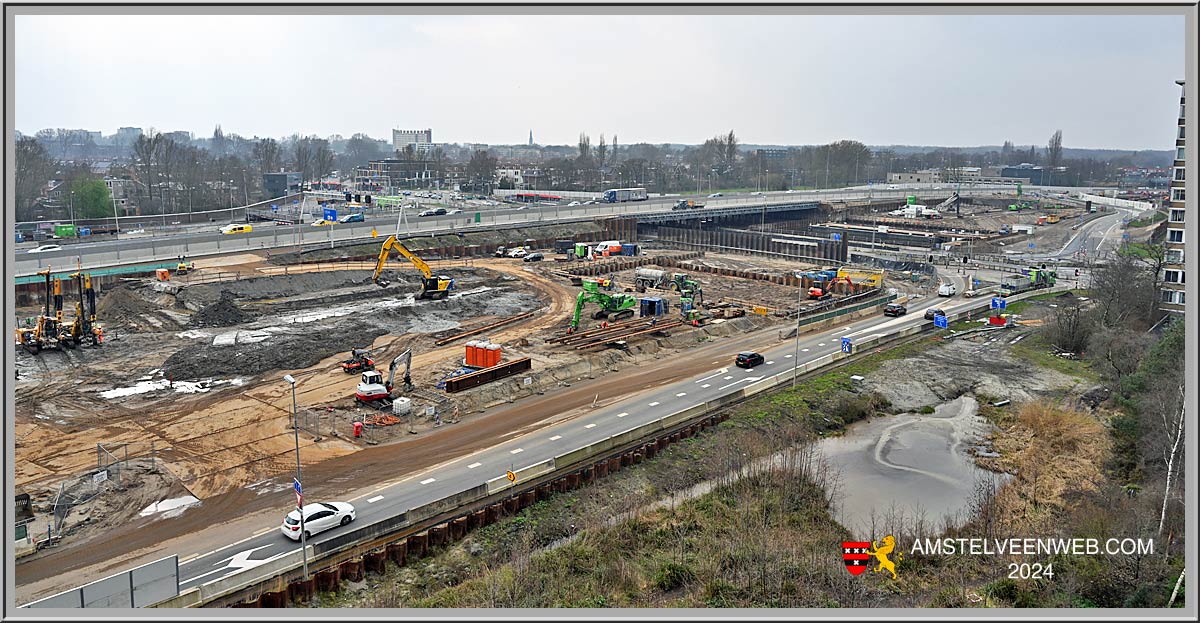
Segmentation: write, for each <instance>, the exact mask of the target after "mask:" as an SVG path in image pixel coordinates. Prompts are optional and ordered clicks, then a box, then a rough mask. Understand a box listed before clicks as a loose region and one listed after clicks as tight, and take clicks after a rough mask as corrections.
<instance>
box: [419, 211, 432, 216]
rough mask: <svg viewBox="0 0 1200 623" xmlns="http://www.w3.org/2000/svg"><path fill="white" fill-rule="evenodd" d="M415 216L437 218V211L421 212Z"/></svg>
mask: <svg viewBox="0 0 1200 623" xmlns="http://www.w3.org/2000/svg"><path fill="white" fill-rule="evenodd" d="M417 216H437V210H421V213H420V214H418V215H417Z"/></svg>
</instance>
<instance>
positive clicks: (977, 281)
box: [971, 279, 979, 288]
mask: <svg viewBox="0 0 1200 623" xmlns="http://www.w3.org/2000/svg"><path fill="white" fill-rule="evenodd" d="M971 282H972V283H973V284H974V285H975V287H976V288H978V287H979V280H978V279H972V280H971Z"/></svg>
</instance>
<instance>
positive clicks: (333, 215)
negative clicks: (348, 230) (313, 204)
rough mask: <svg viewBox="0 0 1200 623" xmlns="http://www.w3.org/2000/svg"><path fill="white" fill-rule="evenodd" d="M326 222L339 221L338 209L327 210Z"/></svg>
mask: <svg viewBox="0 0 1200 623" xmlns="http://www.w3.org/2000/svg"><path fill="white" fill-rule="evenodd" d="M325 220H327V221H336V220H337V209H336V208H325Z"/></svg>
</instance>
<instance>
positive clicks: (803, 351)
mask: <svg viewBox="0 0 1200 623" xmlns="http://www.w3.org/2000/svg"><path fill="white" fill-rule="evenodd" d="M800 352H802V353H807V352H808V349H807V348H801V349H800Z"/></svg>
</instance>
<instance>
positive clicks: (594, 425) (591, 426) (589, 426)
mask: <svg viewBox="0 0 1200 623" xmlns="http://www.w3.org/2000/svg"><path fill="white" fill-rule="evenodd" d="M584 428H596V423H595V422H593V423H591V424H588V425H587V426H584Z"/></svg>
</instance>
